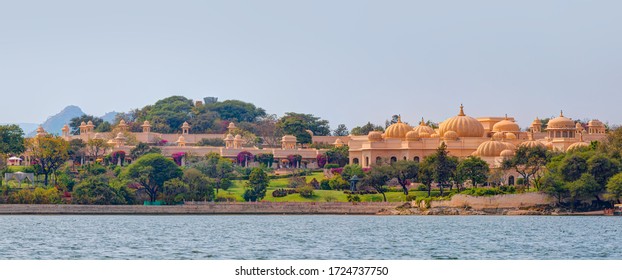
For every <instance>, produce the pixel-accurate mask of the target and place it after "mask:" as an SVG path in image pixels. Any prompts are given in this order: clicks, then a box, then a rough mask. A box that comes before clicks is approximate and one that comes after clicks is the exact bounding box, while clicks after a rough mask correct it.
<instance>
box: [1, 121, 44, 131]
mask: <svg viewBox="0 0 622 280" xmlns="http://www.w3.org/2000/svg"><path fill="white" fill-rule="evenodd" d="M7 124H16V125H18V126H19V127H20V128H21V129H22V131H24V134H26V133H29V132H31V131H33V130H37V127H39V125H38V124H36V123H2V124H0V125H7Z"/></svg>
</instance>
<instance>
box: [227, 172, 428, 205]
mask: <svg viewBox="0 0 622 280" xmlns="http://www.w3.org/2000/svg"><path fill="white" fill-rule="evenodd" d="M313 178H315V179H316V180H317V181H318V182H319V181H321V180H322V179H324V174H322V173H313V174H312V175H308V176H306V179H307V182H311V180H313ZM288 180H289V179H288V178H280V179H272V180H270V185H269V186H268V190H267V191H266V197H265V198H264V199H263V201H274V202H347V201H348V195H347V194H344V193H343V191H333V190H315V191H313V193H314V196H313V197H311V198H305V197H302V196H300V194H290V195H288V196H285V197H272V191H274V190H276V189H282V188H287V183H288ZM246 182H247V181H246V180H235V181H233V187H231V188H229V189H228V190H226V191H223V190H220V191H219V193H218V194H219V196H222V195H232V196H235V198H236V200H237V201H244V199H243V198H242V195H243V194H244V187H245V185H246ZM437 193H438V192H437V191H432V194H433V195H434V194H437ZM409 194H410V195H416V196H417V197H421V198H423V197H427V195H428V193H427V192H425V191H411V192H410V193H409ZM386 196H387V201H389V202H401V201H406V196H405V195H404V193H402V192H387V193H386ZM360 197H361V201H363V202H371V201H378V202H380V201H382V194H369V195H360Z"/></svg>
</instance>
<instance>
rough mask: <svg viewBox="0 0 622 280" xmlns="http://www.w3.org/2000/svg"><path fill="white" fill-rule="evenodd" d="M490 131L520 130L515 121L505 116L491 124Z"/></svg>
mask: <svg viewBox="0 0 622 280" xmlns="http://www.w3.org/2000/svg"><path fill="white" fill-rule="evenodd" d="M492 131H495V132H517V131H520V127H519V126H518V124H516V123H515V122H513V121H511V120H510V119H508V116H507V115H506V116H505V119H504V120H502V121H500V122H498V123H496V124H495V125H493V126H492Z"/></svg>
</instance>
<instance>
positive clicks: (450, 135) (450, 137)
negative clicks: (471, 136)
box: [443, 130, 458, 140]
mask: <svg viewBox="0 0 622 280" xmlns="http://www.w3.org/2000/svg"><path fill="white" fill-rule="evenodd" d="M443 138H445V139H447V140H457V139H458V133H456V132H455V131H452V130H450V131H447V132H445V134H443Z"/></svg>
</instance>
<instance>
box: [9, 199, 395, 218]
mask: <svg viewBox="0 0 622 280" xmlns="http://www.w3.org/2000/svg"><path fill="white" fill-rule="evenodd" d="M402 204H403V203H383V202H371V203H347V202H344V203H339V202H321V203H315V202H298V203H296V202H291V203H290V202H282V203H275V202H257V203H252V202H249V203H188V204H185V205H173V206H143V205H65V204H58V205H56V204H4V205H0V215H7V214H22V215H23V214H43V215H60V214H66V215H192V214H197V215H204V214H276V215H282V214H294V215H305V214H327V215H374V214H377V213H379V212H384V211H386V210H388V209H394V208H396V207H397V206H399V205H402Z"/></svg>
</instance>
